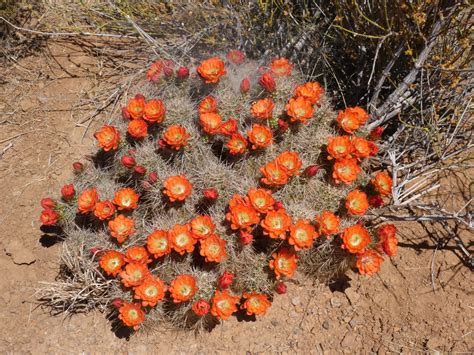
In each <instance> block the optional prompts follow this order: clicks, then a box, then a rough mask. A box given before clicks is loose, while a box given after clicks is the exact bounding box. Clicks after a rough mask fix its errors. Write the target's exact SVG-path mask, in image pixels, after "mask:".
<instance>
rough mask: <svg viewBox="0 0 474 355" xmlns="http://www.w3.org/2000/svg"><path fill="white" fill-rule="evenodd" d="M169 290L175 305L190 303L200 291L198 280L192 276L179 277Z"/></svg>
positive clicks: (172, 282)
mask: <svg viewBox="0 0 474 355" xmlns="http://www.w3.org/2000/svg"><path fill="white" fill-rule="evenodd" d="M169 290H170V294H171V297H172V298H173V302H174V303H181V302H186V301H189V300H190V299H191V298H193V296H194V294H195V293H196V292H197V291H198V288H197V285H196V279H195V278H194V277H193V276H191V275H178V276H176V278H175V279H174V280H173V281H171V285H170V289H169Z"/></svg>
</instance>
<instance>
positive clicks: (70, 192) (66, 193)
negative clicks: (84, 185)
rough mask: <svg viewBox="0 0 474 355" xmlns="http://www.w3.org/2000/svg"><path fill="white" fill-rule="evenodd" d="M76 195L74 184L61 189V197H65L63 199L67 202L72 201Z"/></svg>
mask: <svg viewBox="0 0 474 355" xmlns="http://www.w3.org/2000/svg"><path fill="white" fill-rule="evenodd" d="M75 194H76V190H74V185H73V184H69V185H64V186H63V187H62V189H61V195H63V198H64V199H65V200H70V199H72V198H73V197H74V195H75Z"/></svg>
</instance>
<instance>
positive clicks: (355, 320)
mask: <svg viewBox="0 0 474 355" xmlns="http://www.w3.org/2000/svg"><path fill="white" fill-rule="evenodd" d="M362 324H364V319H363V318H360V319H358V318H353V319H351V321H350V322H349V325H350V326H351V327H352V328H355V327H357V326H358V325H362Z"/></svg>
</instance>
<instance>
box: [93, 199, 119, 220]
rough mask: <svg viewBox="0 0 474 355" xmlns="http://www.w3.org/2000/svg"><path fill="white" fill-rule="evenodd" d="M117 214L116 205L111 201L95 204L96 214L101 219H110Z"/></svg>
mask: <svg viewBox="0 0 474 355" xmlns="http://www.w3.org/2000/svg"><path fill="white" fill-rule="evenodd" d="M114 214H115V206H114V204H113V203H112V202H111V201H99V202H97V203H96V204H95V206H94V215H95V216H96V217H97V218H99V219H100V220H101V221H104V220H106V219H109V218H110V217H112V216H113V215H114Z"/></svg>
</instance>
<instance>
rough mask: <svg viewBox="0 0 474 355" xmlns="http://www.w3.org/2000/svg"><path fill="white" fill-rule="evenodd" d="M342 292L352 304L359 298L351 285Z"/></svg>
mask: <svg viewBox="0 0 474 355" xmlns="http://www.w3.org/2000/svg"><path fill="white" fill-rule="evenodd" d="M344 293H345V294H346V297H347V299H348V300H349V302H350V303H351V304H352V305H354V304H356V303H357V301H358V300H359V298H360V295H359V294H358V293H357V292H356V290H354V289H353V288H352V287H350V288H348V289H346V290H345V291H344Z"/></svg>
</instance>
